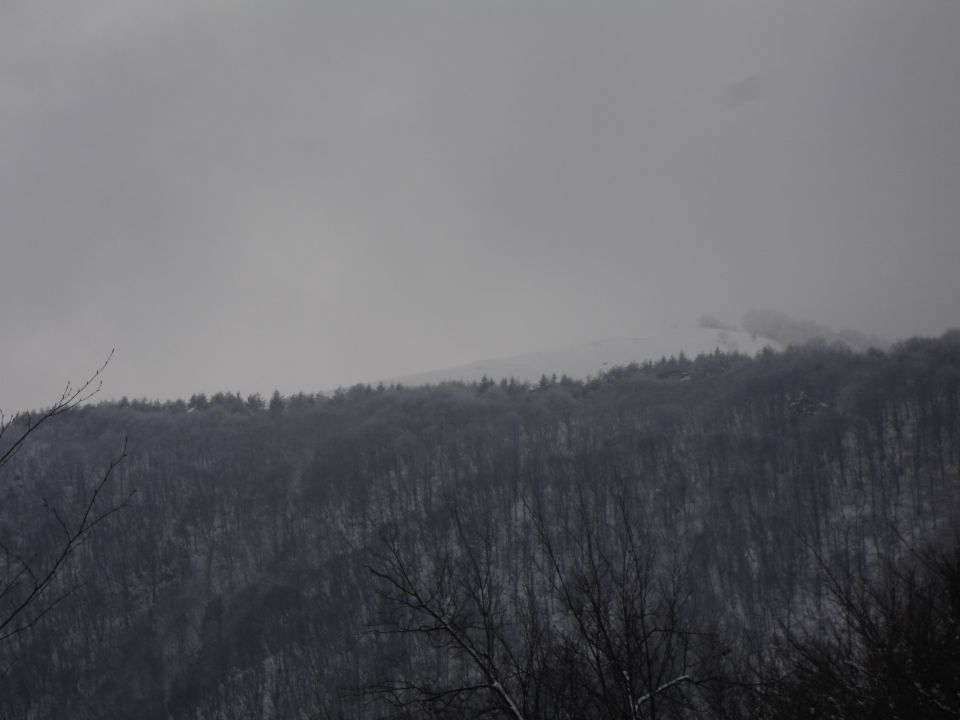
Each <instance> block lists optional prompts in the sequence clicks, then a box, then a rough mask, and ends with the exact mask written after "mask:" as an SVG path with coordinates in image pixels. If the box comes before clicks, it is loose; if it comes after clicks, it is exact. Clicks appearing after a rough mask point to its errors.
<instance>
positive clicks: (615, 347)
mask: <svg viewBox="0 0 960 720" xmlns="http://www.w3.org/2000/svg"><path fill="white" fill-rule="evenodd" d="M783 346H784V344H782V343H781V342H779V341H777V340H775V339H772V338H767V337H757V336H756V335H752V334H750V333H748V332H745V331H742V330H736V329H719V330H717V329H714V328H704V327H699V328H671V329H668V330H665V331H662V332H659V333H656V334H651V335H648V336H645V337H631V338H609V339H606V340H597V341H595V342H591V343H586V344H583V345H571V346H566V347H560V348H555V349H551V350H541V351H539V352H534V353H528V354H525V355H515V356H512V357H504V358H493V359H490V360H483V361H480V362H475V363H469V364H467V365H458V366H456V367H451V368H444V369H439V370H431V371H427V372H423V373H416V374H412V375H403V376H400V377H394V378H388V379H385V380H383V381H382V382H383V383H384V384H386V385H392V384H401V385H414V386H415V385H427V384H435V383H440V382H449V381H460V382H466V383H472V382H479V381H480V380H482V379H483V378H489V379H491V380H494V381H500V380H510V379H514V380H516V381H517V382H521V383H536V382H537V381H539V380H540V378H541V377H542V376H546V377H548V378H550V377H553V376H556V377H558V378H559V377H563V376H566V377H569V378H573V379H577V380H583V379H586V378H588V377H596V376H597V375H599V374H600V373H602V372H604V371H605V370H611V369H613V368H616V367H620V366H624V365H629V364H631V363H638V364H642V363H645V362H654V361H657V360H660V359H662V358H676V357H679V356H680V355H685V356H686V357H687V358H691V359H692V358H695V357H697V356H698V355H704V354H706V355H709V354H712V353H714V352H717V351H719V352H724V353H730V352H733V353H743V354H746V355H750V356H753V355H756V354H757V353H758V352H759V351H760V350H762V349H763V348H764V347H770V348H773V349H780V348H782V347H783Z"/></svg>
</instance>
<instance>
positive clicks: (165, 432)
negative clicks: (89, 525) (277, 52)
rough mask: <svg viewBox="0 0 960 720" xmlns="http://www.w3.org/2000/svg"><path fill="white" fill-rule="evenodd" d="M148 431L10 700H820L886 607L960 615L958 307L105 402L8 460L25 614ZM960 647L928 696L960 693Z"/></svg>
mask: <svg viewBox="0 0 960 720" xmlns="http://www.w3.org/2000/svg"><path fill="white" fill-rule="evenodd" d="M125 437H126V438H127V454H126V457H124V458H123V460H122V462H120V463H119V465H117V467H116V468H115V469H114V470H113V472H112V474H111V475H110V476H109V478H108V481H107V482H106V483H105V484H104V488H103V492H102V494H101V496H100V497H99V498H98V501H97V502H98V503H99V506H102V507H104V508H108V507H112V506H117V505H123V504H124V503H125V507H123V508H122V509H121V510H120V511H119V512H117V513H115V514H114V515H112V516H111V517H109V518H108V519H107V520H106V521H105V522H103V523H102V524H101V525H100V526H98V527H97V528H95V530H94V531H93V532H91V533H90V535H89V536H87V537H86V539H85V541H84V542H83V543H82V544H81V545H80V546H79V547H78V548H77V549H76V550H75V551H74V552H73V553H72V556H71V557H70V558H69V559H68V562H67V563H66V564H65V565H64V566H63V569H62V571H61V572H60V574H59V575H58V577H57V579H56V583H55V586H53V587H52V588H51V591H50V595H49V597H50V598H60V597H61V596H63V599H62V601H60V602H57V603H56V604H55V606H54V607H52V609H50V611H49V612H48V613H46V615H45V616H44V617H42V618H40V619H39V621H38V622H37V623H36V624H35V625H34V626H33V627H31V628H29V629H27V630H25V631H24V632H19V633H16V634H15V635H13V636H11V637H10V638H8V639H7V640H5V641H4V642H3V643H2V644H0V662H2V665H0V669H3V676H2V678H0V717H3V718H36V719H38V720H39V719H41V718H43V719H51V720H52V719H54V718H64V719H66V718H70V719H71V720H76V719H77V718H90V719H93V718H98V719H99V718H103V719H104V720H105V719H107V718H111V719H112V718H156V719H158V720H159V719H161V718H163V719H166V718H171V719H177V720H179V719H181V718H196V719H198V720H199V719H201V718H202V719H204V720H213V719H214V718H217V719H220V718H253V717H263V718H278V719H280V718H284V719H286V718H291V719H292V718H327V717H330V718H335V717H345V718H377V717H385V716H386V717H391V716H397V717H405V716H407V715H408V714H409V715H413V714H416V713H421V712H422V713H424V716H432V717H470V716H473V715H474V714H478V713H481V712H483V711H485V710H496V712H498V713H500V714H499V715H496V714H495V715H493V716H494V717H498V716H499V717H514V718H520V717H524V718H545V717H551V718H566V717H569V718H574V717H583V718H589V717H596V718H601V717H602V718H607V717H610V718H613V717H623V718H638V717H682V716H730V717H736V716H738V715H739V714H745V713H751V712H752V713H759V714H762V715H770V716H774V715H778V716H783V717H790V716H792V715H791V713H794V712H795V713H797V715H798V716H806V717H808V716H809V712H810V711H812V709H813V704H812V701H811V705H810V709H809V710H808V708H807V707H805V706H803V703H798V702H794V701H792V700H791V698H792V697H793V698H796V697H803V698H808V699H809V698H810V697H813V696H817V697H830V692H828V690H826V689H824V690H823V691H822V692H819V694H818V693H813V692H811V691H810V690H809V688H811V687H817V683H826V684H825V685H823V687H824V688H825V687H826V685H829V683H834V684H837V683H840V682H841V680H840V679H838V678H836V677H827V676H826V675H823V674H819V675H818V674H817V672H816V671H817V670H818V668H819V669H823V668H826V670H824V672H825V673H826V672H827V671H828V670H829V666H828V665H829V664H828V663H821V664H819V665H818V664H817V663H819V662H820V661H819V660H818V658H820V657H828V656H829V654H830V653H831V652H840V651H841V650H842V651H843V652H846V653H848V656H849V657H860V658H861V659H862V657H863V655H862V653H864V652H867V651H868V650H869V649H870V647H872V646H869V643H868V642H867V641H866V640H864V638H865V637H867V636H869V635H870V633H869V632H866V633H862V632H859V630H858V627H859V626H858V625H857V619H858V617H860V619H861V620H862V619H864V618H866V620H869V621H871V622H873V625H874V626H876V633H875V635H876V636H877V637H878V638H882V637H886V636H884V635H883V632H885V629H889V628H888V625H890V623H885V621H883V617H886V615H884V614H883V613H884V612H887V611H889V612H890V613H894V612H899V609H900V608H902V607H906V606H907V605H910V602H912V601H911V598H914V597H922V598H925V597H928V596H929V598H931V599H930V600H929V602H926V604H923V603H920V605H921V606H922V607H921V609H923V608H930V607H935V608H936V612H935V613H934V614H933V615H931V616H930V617H928V618H927V619H926V620H924V622H926V623H927V625H926V626H925V627H926V628H927V630H928V631H930V632H934V634H936V633H940V634H942V633H941V631H942V630H943V628H947V629H950V628H953V629H956V620H957V619H958V618H960V584H958V583H957V582H956V578H955V577H954V576H952V575H951V574H950V573H951V572H952V570H951V567H952V566H951V565H950V564H949V553H950V551H951V550H952V548H954V547H956V541H957V531H958V527H960V525H958V517H960V516H958V508H960V504H958V503H960V333H958V332H952V333H948V334H947V335H945V336H944V337H943V338H941V339H930V340H921V339H916V340H910V341H907V342H904V343H900V344H898V345H896V346H894V347H893V348H892V349H891V350H889V351H887V352H880V351H876V350H873V351H868V352H866V353H855V352H852V351H850V350H847V349H843V348H840V347H827V346H825V345H822V344H820V345H817V344H811V345H806V346H802V347H796V348H790V349H788V350H786V351H783V352H773V351H766V352H763V353H761V354H760V355H758V356H757V357H755V358H751V357H747V356H743V355H737V354H721V353H716V354H713V355H707V356H701V357H698V358H696V359H695V360H690V359H686V358H683V357H681V358H673V359H665V360H662V361H660V362H657V363H652V364H646V365H644V366H630V367H625V368H618V369H614V370H611V371H609V372H607V373H605V374H603V375H601V376H600V377H599V378H597V379H595V380H591V381H588V382H575V381H570V380H567V379H564V378H561V379H555V378H544V379H543V380H542V381H541V382H540V383H539V384H537V385H524V384H517V383H491V382H488V381H484V382H479V383H476V384H472V385H464V384H458V383H450V384H444V385H439V386H427V387H416V388H406V387H376V388H374V387H368V386H356V387H353V388H350V389H349V390H345V391H339V392H337V393H336V394H334V395H333V396H331V397H326V396H322V395H316V396H314V395H297V396H291V397H285V398H282V397H280V396H275V397H274V398H273V399H272V400H270V401H267V402H263V401H262V400H261V399H260V398H258V397H252V398H247V399H243V398H240V397H238V396H236V395H229V394H218V395H214V396H212V397H210V398H207V397H204V396H194V397H193V398H191V400H190V401H189V402H175V403H153V402H146V401H142V402H141V401H132V402H128V401H126V400H124V401H122V402H119V403H102V404H100V405H96V406H86V407H82V408H78V409H76V410H74V411H72V412H70V413H67V414H65V415H63V416H61V417H58V418H56V419H55V420H54V421H52V422H51V423H50V424H49V426H47V427H45V428H43V429H42V431H39V432H37V433H35V434H34V435H32V436H31V437H30V439H29V442H28V443H26V444H25V445H24V447H23V448H22V449H21V450H20V452H19V453H17V454H16V455H15V456H14V457H13V458H12V459H11V461H10V462H8V463H7V464H6V465H5V466H4V467H3V468H2V469H0V541H2V543H3V544H4V548H5V550H4V553H3V559H2V560H0V571H5V572H6V578H7V580H8V584H7V586H6V587H9V588H11V589H10V590H9V592H7V593H6V594H4V595H3V596H2V597H0V610H7V609H9V607H10V606H11V605H12V604H15V603H17V602H18V601H19V598H20V597H21V593H22V592H23V588H22V587H21V586H20V585H18V584H17V583H16V582H10V578H12V577H15V575H16V572H17V571H18V568H22V561H23V560H24V559H30V562H31V568H39V567H42V566H43V565H44V563H45V562H49V558H50V556H51V554H52V553H55V552H56V550H57V548H58V547H59V545H58V543H59V542H60V537H61V535H62V533H63V532H64V528H63V524H66V525H67V526H68V527H69V526H70V523H71V522H74V521H75V518H76V517H77V515H78V513H79V512H82V509H83V505H84V503H85V502H86V501H87V499H88V498H89V497H90V488H91V487H92V486H94V485H95V484H96V483H97V481H98V479H100V478H102V477H103V474H104V472H105V470H106V469H107V467H108V466H109V464H110V463H111V461H112V460H114V459H116V458H117V456H118V454H119V453H120V452H121V451H122V448H123V445H124V438H125ZM941 561H942V563H941ZM18 563H21V564H18ZM938 563H940V564H938ZM937 583H941V584H939V585H938V584H937ZM944 583H946V584H945V585H944ZM950 583H954V585H953V586H950ZM948 586H950V587H953V590H949V589H945V588H948ZM904 588H906V589H908V590H909V589H912V590H911V593H908V594H907V595H904ZM931 588H933V589H931ZM924 592H926V593H928V595H924V594H923V593H924ZM949 592H954V594H955V595H956V598H954V601H953V602H954V604H953V605H950V601H945V602H946V604H945V605H943V606H941V605H940V602H941V600H942V599H943V598H945V597H947V596H948V594H949ZM871 593H872V594H874V595H876V596H877V597H874V598H873V599H872V600H871ZM880 596H882V598H881V597H880ZM883 598H892V599H891V600H890V602H889V603H888V604H884V602H881V600H882V599H883ZM871 602H872V603H873V604H872V605H871V604H870V603H871ZM858 603H859V604H858ZM898 603H899V604H898ZM914 605H916V603H914ZM910 607H913V606H910ZM877 608H879V609H880V610H879V611H877V612H880V614H879V615H876V614H871V613H874V612H875V610H876V609H877ZM944 608H945V609H944ZM951 608H952V609H951ZM914 609H915V608H914ZM860 611H862V612H860ZM911 612H913V611H912V610H911ZM858 613H859V614H858ZM951 613H953V614H952V615H951ZM914 614H916V613H914ZM921 614H922V613H921ZM861 616H862V617H861ZM890 617H891V618H893V615H890ZM905 617H913V615H910V614H909V613H907V614H906V615H905ZM877 618H880V619H879V620H878V619H877ZM899 618H900V616H899V615H897V616H896V618H893V619H894V620H897V622H899ZM931 618H932V619H931ZM891 622H893V620H891ZM937 623H940V624H937ZM865 624H866V625H870V623H869V622H867V623H865ZM861 625H864V623H861ZM868 630H869V628H868ZM907 636H909V633H906V634H902V635H901V637H907ZM835 637H836V638H841V639H842V640H843V642H844V643H845V644H846V647H845V648H839V649H838V648H836V647H831V646H829V641H830V640H831V638H835ZM910 637H912V636H910ZM878 642H879V641H878ZM811 643H813V644H811ZM816 643H819V645H818V646H817V648H814V644H816ZM881 644H882V643H881ZM893 645H896V643H893ZM893 645H892V646H893ZM901 645H902V644H901ZM892 646H891V647H892ZM897 647H901V646H899V645H898V646H897ZM815 649H816V651H817V652H820V651H822V652H823V653H824V654H823V655H817V654H816V652H814V650H815ZM928 649H929V647H928ZM801 651H802V652H801ZM891 652H892V651H891ZM944 652H945V653H947V654H948V655H949V653H950V652H951V651H950V650H949V649H946V650H944ZM952 652H953V655H950V656H949V657H945V658H941V660H942V662H941V663H940V668H939V671H938V672H941V673H946V675H944V677H946V678H947V679H946V680H945V679H944V678H943V677H936V678H935V677H933V675H932V674H926V675H924V676H923V677H920V678H919V679H916V678H909V680H910V682H909V683H907V684H908V685H909V686H910V687H908V688H907V689H906V690H904V691H903V692H905V693H910V692H913V693H914V694H915V697H914V696H911V697H914V699H913V700H911V701H910V702H911V703H912V707H913V708H918V707H919V708H921V710H920V714H921V715H924V716H927V717H934V716H936V714H937V713H941V714H942V716H943V717H951V716H955V715H954V713H956V712H957V711H958V709H960V701H958V697H957V695H956V693H955V688H954V690H950V688H949V687H946V686H945V683H948V682H949V677H950V676H949V672H951V669H960V666H958V665H957V653H956V651H955V650H954V651H952ZM858 653H861V654H859V655H858ZM901 655H903V657H902V658H901V660H902V662H903V665H904V667H914V666H915V665H916V663H915V662H914V660H915V658H913V657H912V656H910V653H909V652H906V651H904V652H902V653H901ZM845 657H846V656H845ZM806 661H809V663H813V664H809V663H808V664H807V665H803V663H804V662H806ZM891 662H892V661H891ZM950 663H953V665H951V664H950ZM821 665H822V666H823V667H822V668H821ZM801 666H802V667H801ZM798 668H800V669H798ZM804 668H805V672H806V674H804V672H801V670H804ZM788 672H789V673H791V674H790V675H789V678H790V680H789V682H793V683H794V685H790V684H789V682H787V681H786V680H784V677H785V676H786V674H787V673H788ZM918 672H919V671H918ZM827 674H828V675H829V673H827ZM869 674H870V673H868V672H866V671H865V672H864V673H863V675H869ZM824 677H827V679H826V680H824ZM862 679H863V678H862V677H861V678H860V679H859V680H858V679H857V678H848V680H849V683H848V684H851V687H852V686H854V685H856V683H857V682H860V681H861V680H862ZM844 681H846V680H844ZM928 681H929V687H928V686H927V685H926V683H927V682H928ZM803 682H808V683H809V684H808V685H807V686H804V685H803V684H802V683H803ZM934 686H936V687H934ZM831 687H832V686H831ZM805 688H806V689H805ZM911 688H913V689H912V690H911ZM791 692H794V693H796V695H795V696H791V695H790V693H791ZM869 692H873V693H878V692H880V691H879V690H877V689H876V688H874V689H873V690H870V691H869ZM863 693H864V697H866V698H867V699H866V700H864V699H863V698H859V699H855V700H851V701H850V702H852V703H853V705H854V706H856V708H857V712H861V713H864V715H863V716H865V717H866V716H870V713H871V712H873V711H874V710H875V707H874V706H871V705H870V704H869V703H870V702H874V701H877V702H879V701H878V700H877V697H879V695H877V696H876V697H874V696H873V695H869V693H868V690H867V689H863ZM951 693H952V694H951ZM844 697H846V696H844ZM837 698H838V699H836V701H833V700H831V701H830V702H831V703H833V704H832V705H830V706H829V707H827V708H826V709H824V708H819V709H818V710H817V712H818V713H819V715H818V716H821V717H823V716H828V715H829V714H830V713H831V712H832V713H836V714H837V716H847V717H853V716H855V714H854V713H853V712H852V711H849V712H846V714H844V711H843V708H842V703H843V702H846V700H844V699H843V698H841V697H840V695H837ZM871 698H872V699H871ZM916 698H920V700H917V699H916ZM923 698H926V700H924V699H923ZM848 699H849V698H848ZM921 701H922V702H929V707H928V706H926V705H922V704H920V705H918V704H917V703H920V702H921ZM871 708H873V709H871ZM924 708H926V710H925V709H924Z"/></svg>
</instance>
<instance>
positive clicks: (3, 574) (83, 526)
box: [0, 351, 129, 643]
mask: <svg viewBox="0 0 960 720" xmlns="http://www.w3.org/2000/svg"><path fill="white" fill-rule="evenodd" d="M112 356H113V352H112V351H111V353H110V355H109V356H108V357H107V359H106V360H105V361H104V363H103V364H102V365H101V366H100V367H99V368H98V369H97V370H96V372H94V373H93V375H91V376H90V377H89V378H87V380H86V381H85V382H83V383H81V384H80V385H79V386H76V387H74V386H73V385H71V384H70V383H67V385H66V387H65V388H64V390H63V392H62V393H61V394H60V397H59V398H58V399H57V401H56V402H54V404H53V405H51V406H50V407H49V408H47V409H45V410H43V411H41V412H39V413H36V414H34V413H28V412H22V413H17V414H16V415H14V416H12V417H11V418H9V419H8V418H6V417H4V415H3V413H2V412H0V469H2V468H3V467H4V466H5V465H7V464H8V463H9V462H10V461H11V460H12V459H13V457H14V456H15V455H16V454H17V453H18V452H19V451H20V450H21V449H22V448H23V447H24V445H25V444H26V442H27V440H28V439H29V438H30V437H32V436H33V435H34V434H35V433H36V432H37V431H38V430H39V429H40V428H41V427H43V426H44V425H45V424H47V423H48V421H50V420H52V419H53V418H55V417H57V416H60V415H63V414H64V413H67V412H69V411H71V410H73V409H75V408H77V407H79V406H80V405H82V404H83V403H84V402H86V401H87V400H89V399H90V398H92V397H93V396H94V395H96V394H97V392H99V391H100V388H101V385H102V381H101V379H100V378H101V375H102V373H103V371H104V369H105V368H106V366H107V364H108V363H109V362H110V358H111V357H112ZM126 452H127V449H126V440H124V443H123V447H122V449H121V450H120V452H119V454H118V455H117V456H116V457H115V458H114V459H113V460H111V462H110V463H109V465H108V467H107V468H106V470H105V471H104V472H103V473H102V474H101V475H100V476H99V478H98V479H97V480H96V482H95V483H94V484H93V486H92V488H91V490H90V491H89V493H88V495H87V497H86V499H85V501H84V502H83V504H82V506H81V507H80V508H79V510H78V512H77V513H76V515H75V516H74V515H73V514H72V513H71V514H70V515H71V516H69V517H65V514H64V513H63V512H62V510H61V509H60V508H59V507H58V506H57V504H56V503H55V502H51V501H49V500H47V499H41V500H40V503H41V504H42V507H43V508H44V510H45V511H46V512H47V513H48V514H49V517H50V518H51V519H52V522H53V526H54V527H55V528H56V531H57V535H58V536H59V537H58V538H57V539H54V540H52V543H51V544H49V545H46V546H43V547H37V546H35V545H33V544H32V543H31V539H30V538H29V537H26V536H24V534H23V533H19V534H14V536H13V537H9V535H10V533H9V532H8V533H7V535H8V537H3V538H0V643H2V642H4V641H7V640H9V639H10V638H12V637H13V636H15V635H18V634H20V633H23V632H25V631H26V630H29V629H30V628H32V627H33V626H35V625H36V624H37V623H38V622H39V621H40V620H41V619H42V618H43V617H44V616H46V615H47V614H48V613H49V612H50V611H51V610H53V609H54V608H55V607H56V606H57V605H59V604H60V603H61V602H62V601H63V600H65V599H66V598H67V597H68V596H69V595H70V594H71V593H73V592H74V591H75V590H76V589H77V588H78V585H75V584H74V585H69V586H66V587H61V586H59V585H58V582H57V580H58V578H59V577H60V576H61V574H62V572H63V570H64V567H65V566H66V564H67V563H68V561H69V559H70V557H71V556H72V555H73V554H74V552H75V551H76V550H77V548H78V547H79V546H80V545H81V544H82V543H83V542H84V541H85V540H86V539H87V538H88V536H89V535H90V533H91V531H92V530H93V529H94V528H96V527H97V526H98V525H100V524H101V523H102V522H104V521H105V520H106V519H107V518H109V517H110V516H111V515H113V514H114V513H116V512H117V511H119V510H120V509H121V508H122V507H124V506H125V505H126V501H124V502H121V503H119V504H107V505H106V506H104V503H103V502H102V498H103V496H104V489H105V487H106V486H107V484H108V483H109V481H110V478H111V476H112V475H113V473H114V470H115V469H116V467H117V465H119V464H120V463H121V462H122V461H123V459H124V458H125V457H126ZM128 499H129V498H128Z"/></svg>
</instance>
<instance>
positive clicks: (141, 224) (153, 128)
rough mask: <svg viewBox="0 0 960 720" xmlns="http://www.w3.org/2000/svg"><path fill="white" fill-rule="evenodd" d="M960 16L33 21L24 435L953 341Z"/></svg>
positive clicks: (365, 13)
mask: <svg viewBox="0 0 960 720" xmlns="http://www.w3.org/2000/svg"><path fill="white" fill-rule="evenodd" d="M958 27H960V5H956V4H951V3H936V2H933V1H930V2H917V3H909V4H906V3H899V2H895V1H894V0H883V1H881V0H861V1H860V2H849V3H844V4H842V5H841V4H836V3H801V2H793V3H769V2H760V1H759V0H758V1H757V2H730V3H724V4H722V6H721V4H720V3H695V4H687V3H675V2H667V1H664V2H659V3H643V4H640V3H637V4H615V3H609V4H603V3H601V4H596V3H591V4H585V3H575V4H573V3H571V4H567V5H564V4H556V3H551V4H550V5H549V6H547V5H545V4H519V3H499V2H493V3H413V2H409V3H373V2H369V3H356V2H350V3H346V2H345V3H295V2H283V1H280V0H277V2H271V3H254V2H229V3H228V2H205V3H191V2H162V3H161V2H133V1H129V2H119V1H114V2H107V1H106V0H103V1H102V2H85V3H75V4H70V3H61V2H49V3H44V2H37V1H33V0H31V2H14V3H6V4H4V6H3V9H0V219H2V228H3V234H2V241H0V242H2V255H3V260H2V263H0V332H2V345H3V348H4V350H3V353H2V354H0V372H2V377H3V378H4V385H3V387H2V389H0V404H2V405H3V406H5V407H7V408H8V409H10V408H13V407H19V406H23V405H25V404H37V403H41V402H44V401H45V400H47V399H48V398H49V396H50V395H51V394H52V393H53V392H55V390H54V388H56V387H57V386H58V385H59V384H60V382H61V381H62V380H63V379H65V378H66V377H71V376H72V377H75V378H76V377H78V376H79V375H80V374H82V373H83V372H84V370H86V369H87V368H93V367H95V366H96V365H97V362H98V360H99V359H100V358H101V357H102V356H104V355H105V354H106V353H107V352H108V351H109V348H110V347H113V346H116V347H117V356H116V358H115V360H114V361H113V363H112V366H111V368H110V370H109V372H108V375H107V386H106V392H107V393H108V394H109V395H122V394H129V395H134V396H149V397H154V396H159V397H169V396H182V395H188V394H190V393H192V392H197V391H201V390H202V391H207V392H211V391H215V390H219V389H227V390H239V391H242V392H252V391H255V390H259V391H261V392H264V391H269V390H271V389H272V388H273V387H279V388H281V390H284V391H294V390H299V389H307V390H309V389H317V388H322V387H331V386H335V385H337V384H340V383H349V382H353V381H358V380H362V379H369V378H375V377H384V376H391V375H399V374H403V373H406V372H413V371H417V370H422V369H425V368H429V367H436V366H444V365H452V364H457V363H462V362H468V361H471V360H474V359H476V358H479V357H488V356H496V355H507V354H514V353H517V352H522V351H525V350H531V349H536V348H540V347H546V346H552V345H562V344H568V343H572V342H580V341H584V340H590V339H594V338H598V337H606V336H615V335H626V334H636V333H638V332H649V331H650V330H651V329H655V328H656V327H658V326H660V325H664V324H667V323H670V322H676V321H688V322H691V323H692V322H693V321H694V319H695V318H696V317H697V316H698V315H699V314H700V313H702V312H714V313H716V314H718V315H720V316H724V317H739V316H740V314H742V312H743V311H744V310H745V309H746V308H748V307H751V306H761V307H763V306H768V307H775V308H779V309H782V310H785V311H788V312H791V313H794V314H797V315H800V316H803V317H808V318H811V319H813V320H816V321H818V322H822V323H825V324H828V325H833V326H836V327H855V328H858V329H861V330H863V331H864V332H868V333H883V334H886V335H888V336H893V337H897V336H904V335H909V334H915V333H938V332H940V331H942V330H943V329H944V328H946V327H948V326H950V325H956V324H957V317H958V310H960V289H958V287H960V284H958V283H957V282H956V280H955V276H956V274H957V271H958V270H960V238H958V237H957V228H958V227H960V204H958V203H957V202H956V198H957V197H960V132H958V127H957V118H958V117H960V88H958V86H957V83H956V78H957V77H960V50H957V49H956V43H955V34H956V30H957V28H958Z"/></svg>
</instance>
